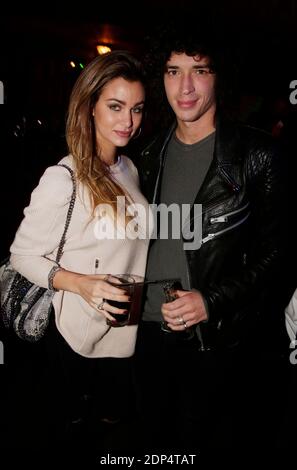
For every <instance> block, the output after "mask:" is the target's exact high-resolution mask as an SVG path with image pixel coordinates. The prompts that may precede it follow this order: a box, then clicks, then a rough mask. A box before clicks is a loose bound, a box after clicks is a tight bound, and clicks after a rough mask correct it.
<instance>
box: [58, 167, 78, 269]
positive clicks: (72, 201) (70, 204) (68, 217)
mask: <svg viewBox="0 0 297 470" xmlns="http://www.w3.org/2000/svg"><path fill="white" fill-rule="evenodd" d="M57 166H63V167H64V168H66V169H67V170H68V171H69V173H70V176H71V179H72V184H73V190H72V195H71V199H70V203H69V207H68V211H67V216H66V222H65V227H64V232H63V235H62V237H61V240H60V243H59V248H58V251H57V255H56V263H57V264H58V265H59V263H60V259H61V257H62V255H63V248H64V245H65V242H66V234H67V230H68V228H69V224H70V221H71V216H72V212H73V208H74V204H75V199H76V181H75V176H74V171H73V170H72V169H71V168H69V166H67V165H64V164H63V163H61V164H60V165H57Z"/></svg>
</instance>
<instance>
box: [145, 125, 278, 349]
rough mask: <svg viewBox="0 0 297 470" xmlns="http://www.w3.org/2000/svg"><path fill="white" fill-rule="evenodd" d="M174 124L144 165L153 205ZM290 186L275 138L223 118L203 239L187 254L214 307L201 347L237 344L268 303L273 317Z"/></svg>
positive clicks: (206, 192) (206, 185)
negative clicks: (286, 202)
mask: <svg viewBox="0 0 297 470" xmlns="http://www.w3.org/2000/svg"><path fill="white" fill-rule="evenodd" d="M174 128H175V126H173V127H172V129H171V130H170V132H169V133H168V132H167V134H166V135H165V134H164V133H163V135H159V136H158V137H156V138H155V139H154V140H153V141H152V142H151V143H150V144H149V145H148V146H146V148H145V149H144V150H143V152H142V153H141V158H140V160H139V162H138V163H139V173H140V182H141V187H142V191H143V192H144V194H145V196H146V197H147V198H148V200H149V202H150V203H153V202H154V203H156V204H158V202H159V201H158V198H159V193H160V182H161V178H162V169H163V165H164V158H165V153H166V152H165V150H166V146H167V144H168V141H169V139H170V136H171V134H172V132H173V131H174ZM185 184H186V182H185ZM284 187H285V181H284V173H283V162H282V160H281V158H280V156H279V154H278V152H277V150H276V148H275V145H274V142H273V141H272V139H271V137H270V136H269V135H268V134H266V133H264V132H262V131H259V130H256V129H254V128H251V127H248V126H245V125H242V124H235V123H233V122H229V121H220V120H217V125H216V142H215V152H214V158H213V161H212V164H211V166H210V169H209V171H208V173H207V175H206V178H205V180H204V182H203V185H202V187H201V188H200V190H199V192H198V194H197V196H196V199H195V203H196V204H202V208H203V219H202V244H201V247H200V248H199V249H196V250H186V251H185V253H186V259H187V263H188V273H189V280H190V285H191V287H192V288H194V289H198V290H199V291H200V292H201V293H202V295H203V297H204V299H205V300H206V303H207V306H208V313H209V319H208V321H207V322H202V323H200V328H198V329H197V332H199V335H200V340H201V349H212V348H217V347H221V346H233V345H235V344H238V342H239V341H240V340H241V339H243V337H247V335H249V332H250V331H251V330H250V329H251V327H252V326H255V325H256V319H257V317H258V315H259V313H260V312H261V310H262V311H263V307H264V310H265V311H266V312H267V317H268V321H269V308H270V307H269V306H268V305H272V303H273V302H272V303H271V302H270V300H272V301H273V299H272V296H273V289H274V287H272V286H273V285H274V284H273V283H274V281H275V279H276V274H277V272H278V268H279V262H280V258H281V253H282V244H283V242H282V239H283V229H284V227H283V217H282V214H283V209H284V204H285V203H284ZM152 243H153V242H152ZM268 302H269V303H268ZM198 330H199V331H198Z"/></svg>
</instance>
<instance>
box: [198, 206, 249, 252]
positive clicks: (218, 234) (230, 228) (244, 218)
mask: <svg viewBox="0 0 297 470" xmlns="http://www.w3.org/2000/svg"><path fill="white" fill-rule="evenodd" d="M249 216H250V212H249V213H248V214H247V215H246V216H244V217H243V219H241V220H239V221H238V222H236V224H233V225H231V226H230V227H227V228H225V229H223V230H219V231H218V232H216V233H209V234H208V235H207V236H206V237H205V238H202V240H201V245H204V244H205V243H207V242H208V241H210V240H213V239H214V238H217V237H219V236H220V235H222V234H223V233H226V232H229V230H232V229H233V228H235V227H238V226H239V225H241V224H243V223H244V222H245V221H246V220H247V219H248V217H249Z"/></svg>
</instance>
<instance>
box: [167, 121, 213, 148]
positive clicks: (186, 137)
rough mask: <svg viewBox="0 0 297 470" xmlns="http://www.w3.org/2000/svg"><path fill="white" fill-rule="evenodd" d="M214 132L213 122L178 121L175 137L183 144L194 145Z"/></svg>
mask: <svg viewBox="0 0 297 470" xmlns="http://www.w3.org/2000/svg"><path fill="white" fill-rule="evenodd" d="M214 131H215V121H214V119H212V120H210V121H209V120H207V121H206V122H204V121H203V120H200V119H199V120H198V121H194V122H183V121H178V124H177V128H176V137H177V138H178V139H179V140H180V141H181V142H183V143H184V144H195V143H197V142H199V141H200V140H202V139H204V138H205V137H207V136H208V135H210V134H212V133H213V132H214Z"/></svg>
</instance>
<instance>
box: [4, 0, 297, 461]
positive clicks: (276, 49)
mask: <svg viewBox="0 0 297 470" xmlns="http://www.w3.org/2000/svg"><path fill="white" fill-rule="evenodd" d="M205 3H206V2H205V1H204V2H200V1H198V0H196V1H194V0H192V1H191V0H190V1H186V0H185V1H180V0H160V1H157V0H142V1H141V0H140V1H139V2H135V1H132V2H131V1H122V2H116V1H111V0H106V1H105V2H103V1H100V0H98V1H97V2H95V3H91V2H81V3H80V5H79V6H74V5H73V3H72V4H69V5H67V4H66V3H65V2H62V1H60V2H53V1H52V2H48V3H46V2H40V3H38V4H37V5H34V6H31V5H29V4H28V2H24V4H22V6H19V5H17V4H16V3H15V2H14V3H13V4H11V5H9V4H8V3H6V4H5V5H4V4H3V3H2V6H1V8H2V10H3V9H6V8H7V10H8V11H7V12H6V13H3V11H2V14H1V15H0V80H1V81H2V82H3V83H4V91H5V103H4V104H3V105H0V158H1V160H0V169H1V177H0V198H1V221H2V223H1V237H0V240H1V242H0V256H1V258H4V257H5V256H6V255H7V254H8V250H9V246H10V244H11V242H12V240H13V237H14V233H15V231H16V229H17V227H18V225H19V223H20V221H21V219H22V213H23V208H24V207H25V206H26V205H27V204H28V202H29V197H30V193H31V191H32V189H33V188H34V186H35V185H36V184H37V182H38V179H39V178H40V176H41V174H42V172H43V171H44V169H45V168H46V167H47V166H48V165H50V164H55V163H56V162H57V161H58V160H59V159H60V158H62V157H63V156H64V155H65V154H66V151H67V150H66V146H65V140H64V125H65V113H66V110H67V104H68V99H69V93H70V90H71V87H72V85H73V84H74V81H75V79H76V78H77V76H78V74H79V72H80V70H81V69H80V68H79V66H78V67H76V68H72V67H71V66H70V61H74V62H75V63H76V64H79V63H82V64H83V65H84V64H87V63H88V62H89V61H90V60H92V59H93V58H94V57H96V55H97V51H96V45H97V44H98V43H105V44H107V45H110V46H111V47H112V48H113V49H130V50H131V51H132V52H134V53H135V54H137V55H138V56H139V57H140V58H141V56H142V53H143V50H144V38H145V36H146V35H147V34H148V33H149V32H150V31H151V29H152V28H153V27H154V26H155V25H156V24H157V23H159V22H161V21H162V22H164V20H166V18H167V17H168V18H169V19H172V18H173V19H174V18H175V19H176V21H179V19H182V20H183V21H187V19H188V18H193V17H196V18H197V28H199V25H203V24H204V22H205V21H206V19H207V21H208V22H209V24H211V25H212V26H213V30H214V31H215V35H216V39H217V40H218V41H224V42H226V43H227V44H229V47H230V50H231V56H232V54H233V56H234V61H236V62H237V64H238V70H239V77H238V90H239V100H238V108H237V112H238V117H239V118H240V119H242V120H244V121H246V122H248V123H251V124H255V125H259V126H260V127H263V128H265V129H266V130H268V131H270V132H275V129H276V128H275V124H276V123H278V122H279V120H281V121H282V123H284V129H285V131H286V132H283V128H282V135H278V134H277V132H275V138H280V137H281V138H282V139H283V140H284V141H285V143H286V144H288V145H287V148H288V149H289V153H290V159H291V163H292V167H293V168H294V164H295V159H296V151H295V150H296V148H295V133H296V129H297V127H296V126H295V124H296V111H297V105H295V106H294V105H292V104H291V103H290V101H289V95H290V92H291V90H290V88H289V85H290V82H291V81H292V80H297V53H296V52H297V50H296V49H297V41H296V31H297V0H270V1H268V0H241V1H240V2H238V1H235V0H229V1H226V0H225V1H224V0H223V1H221V2H218V1H213V0H208V1H207V7H206V6H205ZM150 119H151V122H153V121H154V117H153V116H151V117H150ZM295 174H296V173H295V172H294V171H292V175H293V176H294V175H295ZM294 202H295V199H294V198H293V199H292V209H294ZM45 210H46V208H45ZM293 218H294V217H293ZM292 224H293V222H292ZM292 230H293V229H292ZM9 341H10V343H9ZM9 341H8V340H6V337H5V341H4V342H5V346H6V348H5V364H7V365H5V366H2V370H1V378H2V379H3V382H2V383H9V384H10V387H8V391H6V389H5V388H4V389H3V388H2V389H1V392H0V395H1V403H2V406H1V414H2V412H3V411H5V408H7V416H8V419H7V422H8V423H9V424H8V425H6V427H5V426H4V427H3V429H4V431H5V434H6V440H7V441H10V440H12V441H14V440H15V439H17V438H18V436H17V435H16V433H18V434H19V435H20V434H22V436H25V435H26V433H28V422H30V419H31V417H30V419H29V418H28V416H27V415H29V414H30V413H29V412H30V410H29V411H28V410H27V408H28V407H26V400H27V399H28V400H29V402H30V400H33V401H34V403H35V405H34V406H35V407H38V406H40V417H39V420H40V421H42V419H43V418H42V415H43V413H44V411H45V407H46V406H47V404H46V403H45V401H44V400H46V399H47V398H44V395H43V394H42V393H43V392H42V389H41V392H40V390H39V388H38V380H39V376H38V377H37V378H36V371H37V370H39V373H40V374H42V373H43V372H42V371H43V366H42V360H43V355H42V350H41V354H40V359H39V361H40V362H39V363H38V364H37V365H36V359H35V360H34V361H33V357H34V358H36V349H35V348H34V347H32V350H31V349H30V345H29V346H28V345H26V347H25V346H24V345H23V344H21V341H20V340H17V339H16V338H9ZM267 341H268V344H267V351H268V352H269V348H270V347H272V346H273V345H272V344H271V342H270V340H269V338H268V339H267ZM8 344H10V347H9V346H7V345H8ZM38 347H39V346H37V348H38ZM33 349H34V350H33ZM267 354H268V353H267ZM277 361H279V359H278V358H277V360H276V362H271V364H272V366H271V367H270V368H267V367H266V368H265V369H263V374H264V376H265V373H266V375H268V376H269V373H270V372H271V375H272V376H273V377H274V382H273V383H275V381H279V389H280V394H281V393H284V391H285V390H286V386H287V383H286V382H285V380H284V379H283V375H282V374H284V372H283V370H284V369H283V368H280V370H281V371H277V367H278V362H277ZM10 364H12V365H10ZM24 364H25V365H26V367H23V365H24ZM8 365H9V367H8ZM0 368H1V366H0ZM267 371H268V372H267ZM37 375H38V374H37ZM40 382H41V380H40ZM3 390H4V391H3ZM19 390H20V393H19ZM290 393H294V392H290ZM2 395H3V398H2ZM9 396H10V399H9V398H8V397H9ZM11 397H12V398H11ZM9 400H10V401H9ZM271 400H272V398H271ZM14 403H15V405H13V404H14ZM13 406H14V407H15V410H14V412H13V411H11V409H12V407H13ZM280 406H281V407H282V411H283V410H284V408H285V406H286V405H285V404H283V403H282V404H281V405H280ZM275 411H276V413H277V410H275ZM10 413H12V414H13V415H14V414H15V415H16V416H17V418H15V420H14V419H12V418H11V414H10ZM17 420H18V421H19V422H20V421H22V425H21V426H20V427H19V428H16V427H15V421H17ZM39 420H38V419H37V424H36V425H33V424H31V430H33V433H32V431H31V430H30V433H31V434H30V433H28V436H27V439H29V440H30V443H31V442H32V446H33V447H34V439H35V438H36V436H37V434H38V429H39V428H40V422H39ZM293 421H294V420H293ZM292 425H293V423H292ZM34 426H35V427H34ZM29 429H30V428H29ZM124 432H125V431H124ZM289 434H290V432H289V431H288V430H287V428H286V432H285V433H284V436H286V437H287V436H289ZM42 438H43V437H42V435H41V436H40V440H41V439H42ZM31 439H32V441H31ZM47 439H49V440H50V439H51V436H47ZM16 448H17V446H16ZM30 452H31V455H32V453H33V450H32V447H31V450H30V449H29V453H30ZM11 455H12V454H10V458H11Z"/></svg>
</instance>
